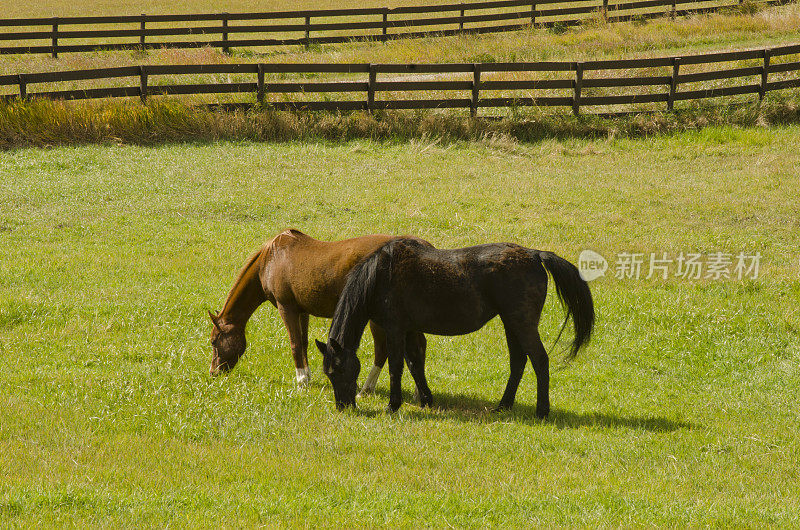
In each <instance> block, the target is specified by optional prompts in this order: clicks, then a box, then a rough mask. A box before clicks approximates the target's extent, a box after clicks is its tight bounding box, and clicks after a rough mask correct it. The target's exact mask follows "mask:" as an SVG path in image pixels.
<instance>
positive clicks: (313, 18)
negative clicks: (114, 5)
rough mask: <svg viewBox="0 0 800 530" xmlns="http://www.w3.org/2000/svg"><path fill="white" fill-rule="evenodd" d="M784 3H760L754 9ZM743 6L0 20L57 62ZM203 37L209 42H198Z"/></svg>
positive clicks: (6, 34)
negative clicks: (85, 55)
mask: <svg viewBox="0 0 800 530" xmlns="http://www.w3.org/2000/svg"><path fill="white" fill-rule="evenodd" d="M748 1H750V0H748ZM784 1H785V0H757V3H758V4H759V5H767V4H779V3H783V2H784ZM741 2H742V0H635V1H628V0H490V1H485V2H468V3H464V2H462V3H457V4H447V5H436V6H408V7H397V8H386V7H381V8H363V9H323V10H312V11H276V12H268V13H214V14H212V13H205V14H190V15H146V14H142V15H123V16H89V17H51V18H18V19H0V53H3V54H22V53H49V54H52V56H53V57H58V54H59V53H65V52H86V51H97V50H136V49H142V50H144V49H149V48H200V47H205V46H209V47H214V48H221V49H222V50H223V51H225V52H228V51H230V49H231V48H234V47H258V46H277V45H302V46H309V45H311V44H327V43H341V42H349V41H353V40H378V41H384V42H385V41H387V40H390V39H398V38H412V37H424V36H429V35H433V34H437V35H454V34H459V33H464V32H473V33H489V32H501V31H512V30H519V29H522V28H526V27H530V26H535V27H547V26H553V25H557V24H560V25H564V26H569V25H575V24H580V23H582V22H583V21H585V20H586V19H587V18H591V17H595V16H597V17H600V18H601V19H603V20H606V21H608V22H618V21H623V20H630V19H635V18H638V19H647V18H653V17H661V16H665V15H670V16H672V17H675V16H682V15H687V14H690V13H698V12H708V11H715V10H718V9H722V8H731V7H734V6H737V5H739V4H740V3H741ZM198 23H199V25H198ZM187 24H188V25H187ZM87 27H88V29H85V28H87ZM198 35H202V36H207V37H208V38H205V39H200V40H197V38H196V37H197V36H198ZM192 38H194V40H192ZM65 41H68V42H66V43H65Z"/></svg>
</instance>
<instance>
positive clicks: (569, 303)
mask: <svg viewBox="0 0 800 530" xmlns="http://www.w3.org/2000/svg"><path fill="white" fill-rule="evenodd" d="M539 259H541V260H542V265H544V267H545V269H547V271H548V272H549V273H550V275H551V276H552V277H553V282H554V283H555V284H556V293H558V298H559V300H561V303H562V304H563V305H564V307H565V308H566V310H567V316H566V317H565V319H564V326H566V325H567V320H569V317H570V316H571V317H572V323H573V324H574V326H575V339H574V340H573V341H572V348H570V351H569V353H568V354H567V357H566V360H568V361H569V360H572V359H574V358H575V356H576V355H577V354H578V350H580V349H581V348H582V347H583V346H584V345H585V344H586V343H587V342H589V339H590V338H591V336H592V328H593V327H594V304H593V303H592V292H591V291H590V290H589V284H588V283H586V281H584V279H583V278H581V275H580V273H579V272H578V268H577V267H575V265H573V264H572V263H570V262H569V261H567V260H565V259H564V258H562V257H560V256H556V255H555V254H553V253H552V252H543V251H539ZM564 326H562V327H561V331H564ZM558 336H559V337H560V336H561V332H559V333H558ZM556 341H558V338H556Z"/></svg>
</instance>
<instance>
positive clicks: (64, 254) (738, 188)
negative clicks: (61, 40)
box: [0, 126, 800, 528]
mask: <svg viewBox="0 0 800 530" xmlns="http://www.w3.org/2000/svg"><path fill="white" fill-rule="evenodd" d="M798 135H800V127H797V126H789V127H784V128H775V129H763V128H753V129H732V128H707V129H703V130H701V131H698V132H686V133H680V134H676V135H672V136H659V137H653V138H644V139H636V140H631V139H618V140H613V139H607V140H595V141H586V140H563V141H557V140H546V141H543V142H539V143H536V144H519V143H515V142H513V141H509V140H504V139H503V138H501V137H498V138H494V139H487V140H485V141H483V142H475V143H451V144H448V143H443V142H438V141H433V140H431V141H421V140H420V141H411V142H406V143H372V142H367V141H357V142H349V143H319V142H309V143H284V144H269V143H266V144H265V143H246V142H242V143H211V144H191V143H189V144H170V145H163V146H159V147H135V146H113V145H109V146H83V147H62V148H53V149H26V150H17V151H6V152H1V153H0V204H2V205H3V206H2V208H0V256H2V258H0V406H2V408H3V414H2V420H0V469H2V473H1V474H0V526H3V527H21V528H23V527H30V526H33V525H42V526H72V525H75V526H84V525H89V526H112V527H114V526H138V527H141V526H168V525H170V526H177V527H184V526H189V527H209V526H222V527H241V526H255V525H267V526H324V527H356V526H358V527H362V526H366V527H374V526H389V525H391V526H402V527H421V526H432V527H448V526H455V527H488V526H499V525H506V526H512V527H528V526H531V525H538V526H570V527H573V526H581V527H584V526H585V527H596V526H601V527H618V526H626V527H629V526H661V527H666V526H678V527H683V526H693V527H697V526H719V527H731V526H733V527H763V526H772V527H788V526H794V527H797V526H799V525H800V518H798V513H800V505H799V504H800V503H799V502H798V499H800V487H799V486H798V484H799V482H798V478H799V477H798V471H797V469H798V468H797V461H798V458H799V457H800V441H798V437H797V425H798V423H799V422H800V413H799V412H798V411H799V410H800V400H799V399H798V395H799V394H798V392H800V369H798V365H799V364H800V263H799V261H800V225H799V224H798V223H800V221H798V212H800V199H798V196H797V194H796V190H797V189H798V187H799V186H800V176H798V172H797V167H799V166H800V155H799V154H798V152H797V149H796V143H797V138H798ZM287 226H294V227H297V228H301V229H303V230H305V231H307V232H308V233H309V234H311V235H314V236H316V237H318V238H322V239H339V238H346V237H351V236H355V235H359V234H364V233H373V232H389V233H413V234H417V235H419V236H422V237H425V238H428V239H429V240H430V241H432V242H433V243H435V244H436V245H438V246H442V247H452V246H462V245H468V244H473V243H480V242H491V241H504V240H508V241H514V242H518V243H521V244H524V245H527V246H532V247H536V248H542V249H547V250H553V251H555V252H557V253H559V254H561V255H563V256H564V257H566V258H567V259H569V260H570V261H573V262H575V261H576V260H577V256H578V253H579V252H580V251H581V250H583V249H592V250H596V251H598V252H600V253H601V254H603V255H604V256H606V258H608V259H609V260H610V261H611V266H612V268H613V266H614V263H613V256H615V255H616V254H617V253H621V252H641V253H650V252H655V253H659V254H660V253H661V252H667V253H668V254H669V255H671V256H673V257H674V256H677V255H678V254H679V253H681V252H684V253H689V252H698V253H702V254H704V255H708V254H710V253H713V252H729V253H734V254H736V253H739V252H746V253H755V252H758V253H760V254H761V256H762V258H761V268H760V274H759V277H758V278H757V279H754V280H752V279H751V280H741V281H740V280H738V279H736V278H734V279H730V280H720V281H715V280H712V279H705V280H700V281H690V280H684V279H680V278H675V277H674V276H671V277H670V278H669V279H668V280H660V279H658V280H657V279H650V280H647V279H644V278H641V279H638V280H636V279H615V278H614V277H613V271H609V274H608V275H607V277H605V278H601V279H599V280H597V281H595V282H593V283H592V290H593V294H594V297H595V302H596V309H597V313H598V320H597V328H596V335H595V337H594V340H593V342H592V343H591V344H590V347H589V348H588V349H587V350H585V351H583V352H582V353H581V354H580V355H579V357H578V358H577V360H576V361H575V362H574V363H573V364H571V365H570V366H568V367H567V368H566V369H564V370H561V371H555V372H554V373H553V377H552V390H551V399H552V403H553V413H552V415H551V417H550V419H549V420H547V421H545V422H540V421H537V420H536V419H535V416H534V406H535V380H534V377H533V373H532V370H531V369H530V367H528V369H527V370H526V375H525V377H524V379H523V382H522V385H521V386H520V392H519V394H518V398H517V406H516V408H515V409H514V411H512V412H510V413H502V414H499V415H498V414H494V413H491V412H489V411H488V410H487V409H490V408H491V407H492V406H494V404H495V402H496V400H498V399H499V397H500V394H501V393H502V390H503V388H504V385H505V382H506V378H507V374H508V354H507V350H506V346H505V343H504V339H503V333H502V329H501V326H500V324H499V323H498V322H492V323H490V324H489V325H488V326H487V327H486V328H484V329H483V330H481V331H480V332H478V333H475V334H473V335H469V336H465V337H455V338H447V337H431V338H430V340H429V346H428V378H429V381H430V384H431V388H432V390H433V392H434V399H435V401H436V403H437V404H438V407H437V408H435V409H434V410H421V409H420V408H418V407H417V406H416V405H415V404H414V403H413V398H412V396H411V388H412V383H411V381H410V377H409V376H408V374H406V377H405V378H404V388H405V389H406V393H405V398H406V403H405V404H404V406H403V408H402V409H401V412H400V413H399V414H398V415H395V416H392V415H387V414H385V413H384V412H383V409H384V408H385V405H386V400H387V397H386V390H387V387H388V382H387V376H386V374H385V373H384V374H383V376H382V378H381V380H380V382H379V393H378V395H377V396H374V397H370V398H367V399H364V400H361V401H360V402H359V407H358V410H357V411H355V412H348V413H344V414H342V413H338V412H336V411H335V408H334V406H333V403H332V397H333V396H332V394H333V393H332V390H331V388H330V386H329V385H328V384H327V383H326V382H325V381H324V376H323V375H322V374H321V373H320V359H319V356H318V355H317V354H315V353H314V352H310V360H311V365H312V370H313V384H312V385H311V386H310V387H309V388H307V389H304V390H298V389H296V388H295V385H294V369H293V366H292V363H291V360H290V355H289V350H288V341H287V338H286V333H285V331H284V330H283V328H282V325H281V323H280V320H279V318H278V315H277V312H276V311H275V310H274V309H273V308H271V307H268V306H265V307H263V308H261V309H260V310H259V311H258V312H257V313H256V314H255V316H254V319H253V320H252V321H251V323H250V325H249V327H248V338H249V348H248V352H247V354H246V355H245V357H244V358H243V360H242V362H240V363H239V365H238V366H237V367H236V369H235V370H234V372H233V373H231V374H230V375H229V376H227V377H221V378H217V379H212V378H210V377H209V376H208V366H209V362H210V354H211V352H210V346H209V344H208V335H209V333H210V324H209V322H208V319H207V316H206V314H205V311H206V309H207V308H215V309H218V308H219V307H220V304H221V303H222V301H223V299H224V297H225V295H226V293H227V290H228V289H229V287H230V286H231V283H232V281H233V279H234V278H235V275H236V273H237V271H238V269H239V267H240V266H241V265H242V263H243V262H244V260H245V258H246V257H247V256H248V255H249V253H250V252H252V251H253V250H254V249H255V248H256V247H257V246H258V245H260V244H261V243H262V242H263V241H265V240H267V239H268V238H270V237H271V236H272V235H274V234H275V233H276V232H277V231H279V230H280V229H282V228H284V227H287ZM561 318H562V312H561V309H560V307H559V306H558V303H557V302H556V301H555V300H554V297H553V296H551V297H550V298H549V300H548V304H547V307H546V315H545V317H544V319H543V322H542V331H543V336H544V337H545V343H546V345H548V346H549V345H550V343H551V342H552V339H553V338H554V336H555V334H556V332H557V329H558V326H559V324H560V321H561ZM327 324H328V323H327V321H323V320H320V319H312V332H311V334H312V338H317V339H324V337H325V336H326V331H327ZM362 346H363V347H362V350H361V351H360V356H361V359H362V362H364V363H365V365H367V366H368V365H369V364H370V362H371V355H372V346H371V344H370V342H369V340H368V338H365V341H364V344H363V345H362ZM558 352H559V350H558V349H557V350H556V353H555V354H554V356H553V359H552V365H553V367H556V366H558V365H559V364H560V363H559V361H558V358H559V355H560V354H559V353H558ZM362 377H363V374H362Z"/></svg>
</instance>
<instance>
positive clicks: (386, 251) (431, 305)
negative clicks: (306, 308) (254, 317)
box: [317, 239, 594, 418]
mask: <svg viewBox="0 0 800 530" xmlns="http://www.w3.org/2000/svg"><path fill="white" fill-rule="evenodd" d="M546 271H549V272H550V275H551V276H552V277H553V280H554V283H555V286H556V292H557V293H558V296H559V298H560V299H561V301H562V303H563V304H564V306H565V307H566V311H567V315H566V318H565V320H564V325H566V323H567V320H568V319H569V318H570V316H571V317H572V320H573V324H574V327H575V339H574V340H573V342H572V348H571V351H570V352H569V354H568V356H567V358H568V359H572V358H574V357H575V355H576V354H577V353H578V350H580V348H581V347H582V346H583V345H584V344H585V343H586V342H587V341H588V340H589V338H590V336H591V333H592V327H593V326H594V306H593V304H592V295H591V292H590V291H589V286H588V284H587V283H586V282H585V281H584V280H583V279H581V277H580V275H579V273H578V269H577V268H576V267H575V266H574V265H572V264H571V263H569V262H568V261H566V260H565V259H563V258H560V257H559V256H556V255H555V254H553V253H551V252H543V251H539V250H533V249H529V248H525V247H521V246H519V245H514V244H511V243H495V244H489V245H478V246H475V247H467V248H460V249H453V250H440V249H435V248H433V247H426V246H423V245H421V244H420V243H419V242H417V241H414V240H411V239H395V240H392V241H389V242H387V243H386V244H385V245H384V246H383V247H381V248H380V249H378V250H377V251H376V252H375V253H374V254H372V255H371V256H369V257H368V258H366V259H365V260H363V261H362V262H361V263H359V264H358V265H357V266H356V267H354V268H353V270H352V271H351V272H350V274H349V276H348V278H347V284H346V285H345V288H344V291H342V295H341V297H340V298H339V302H338V304H337V305H336V311H335V312H334V315H333V322H332V323H331V328H330V332H329V334H328V343H327V344H323V343H321V342H320V341H317V347H318V348H319V349H320V351H321V352H322V355H323V361H322V365H323V371H324V372H325V374H326V375H327V376H328V378H329V379H330V381H331V383H332V385H333V390H334V397H335V400H336V406H337V408H339V409H340V410H341V409H343V408H344V407H346V406H350V405H352V406H355V398H356V392H355V389H356V378H357V377H358V372H359V370H360V369H361V363H360V362H359V360H358V357H356V350H357V349H358V344H359V340H360V338H361V335H362V333H363V332H364V328H365V326H366V325H367V321H371V322H377V323H378V324H379V325H380V326H381V327H383V329H384V331H385V332H386V344H387V348H388V350H389V385H390V386H389V409H388V410H389V411H390V412H393V411H396V410H397V409H398V408H399V407H400V404H401V400H402V395H401V387H400V382H401V376H402V370H403V352H404V351H405V349H406V340H407V339H406V338H407V337H408V336H409V334H412V333H415V332H416V333H432V334H434V335H464V334H467V333H471V332H473V331H476V330H478V329H480V328H481V327H483V325H484V324H486V323H487V322H488V321H489V320H491V319H492V318H494V317H495V316H496V315H500V318H501V319H502V321H503V326H504V328H505V332H506V341H507V343H508V350H509V355H510V361H511V375H510V376H509V378H508V384H507V385H506V390H505V392H504V393H503V397H502V399H501V400H500V404H499V405H498V407H497V408H498V409H504V408H511V406H512V405H513V404H514V398H515V396H516V393H517V387H518V386H519V382H520V380H521V379H522V373H523V371H524V369H525V364H526V363H527V359H526V357H527V358H529V359H530V360H531V363H532V364H533V369H534V371H535V372H536V380H537V396H536V415H537V416H538V417H540V418H544V417H546V416H547V414H548V413H549V411H550V398H549V381H550V372H549V365H548V358H547V352H546V351H545V348H544V345H543V344H542V341H541V339H540V337H539V330H538V326H539V318H540V316H541V313H542V308H543V307H544V301H545V296H546V295H547V272H546ZM562 330H563V326H562ZM465 355H469V353H467V352H465ZM408 368H409V371H411V374H412V375H413V376H414V379H415V380H416V381H417V382H418V387H419V386H424V388H421V389H420V391H421V393H422V392H424V393H425V394H424V395H423V402H424V400H427V401H428V402H430V390H428V388H427V384H424V383H425V376H424V373H414V372H415V371H417V372H419V371H424V367H422V366H421V365H419V364H413V363H411V364H409V367H408ZM419 382H422V383H423V385H419Z"/></svg>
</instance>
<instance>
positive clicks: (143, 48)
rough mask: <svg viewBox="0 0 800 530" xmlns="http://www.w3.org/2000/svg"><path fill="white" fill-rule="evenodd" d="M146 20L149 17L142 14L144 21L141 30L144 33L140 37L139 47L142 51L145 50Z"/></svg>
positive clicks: (140, 26) (140, 25) (140, 24)
mask: <svg viewBox="0 0 800 530" xmlns="http://www.w3.org/2000/svg"><path fill="white" fill-rule="evenodd" d="M146 18H147V15H145V14H144V13H142V21H141V22H140V23H139V29H140V30H141V31H142V34H141V35H139V46H141V47H142V51H144V50H145V44H144V26H145V24H144V23H145V19H146Z"/></svg>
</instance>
